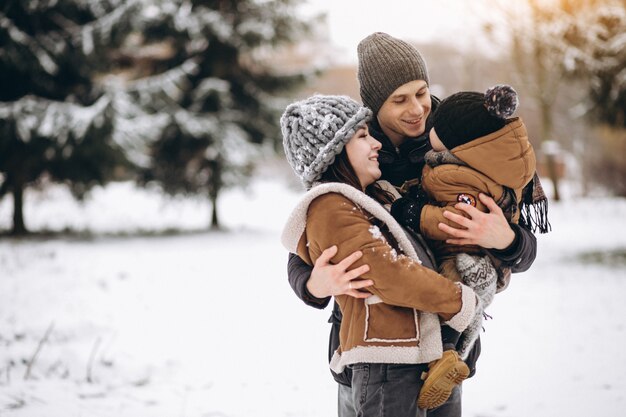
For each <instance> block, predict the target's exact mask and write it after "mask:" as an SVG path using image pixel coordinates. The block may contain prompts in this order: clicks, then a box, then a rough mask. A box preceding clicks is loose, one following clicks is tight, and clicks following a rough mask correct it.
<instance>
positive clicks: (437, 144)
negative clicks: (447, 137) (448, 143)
mask: <svg viewBox="0 0 626 417" xmlns="http://www.w3.org/2000/svg"><path fill="white" fill-rule="evenodd" d="M428 137H429V138H430V146H432V147H433V150H435V151H437V152H441V151H445V150H446V149H447V148H446V147H445V145H444V144H443V143H441V139H439V136H437V132H435V128H434V127H433V128H432V129H430V134H429V135H428Z"/></svg>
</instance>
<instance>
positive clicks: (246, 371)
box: [0, 177, 626, 417]
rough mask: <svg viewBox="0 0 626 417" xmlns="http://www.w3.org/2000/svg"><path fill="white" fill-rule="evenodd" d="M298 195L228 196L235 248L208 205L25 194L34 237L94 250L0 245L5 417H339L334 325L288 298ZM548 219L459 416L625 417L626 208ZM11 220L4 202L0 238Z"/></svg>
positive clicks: (138, 193) (123, 191) (592, 205)
mask: <svg viewBox="0 0 626 417" xmlns="http://www.w3.org/2000/svg"><path fill="white" fill-rule="evenodd" d="M298 194H299V192H297V191H295V190H293V189H290V188H288V187H286V186H285V184H284V183H283V182H281V181H279V180H272V179H270V178H267V177H265V178H261V179H259V180H257V181H255V182H254V183H253V184H252V186H251V187H250V189H248V190H247V191H241V190H236V191H229V192H227V193H226V194H225V195H224V197H223V199H222V201H221V206H220V211H221V215H222V222H223V224H224V225H225V226H226V228H227V231H224V232H201V231H199V230H200V229H202V228H203V227H204V226H205V225H206V224H207V223H208V218H209V210H208V207H207V204H205V203H203V202H202V201H199V200H191V199H170V198H166V197H162V196H160V195H159V194H157V193H156V192H150V191H145V190H137V189H135V188H133V187H132V185H130V184H113V185H110V186H109V187H107V188H106V189H97V190H94V192H93V193H92V196H91V198H90V199H88V200H87V202H86V203H85V204H82V205H81V204H78V203H75V202H73V201H72V200H71V199H70V198H69V197H68V195H67V193H66V191H65V190H64V189H62V188H58V187H56V188H51V189H49V190H47V191H45V192H31V193H29V194H28V195H27V206H26V217H27V226H28V227H30V228H31V229H34V230H37V229H48V230H63V229H64V228H67V227H71V228H72V229H74V230H91V231H93V232H95V233H96V235H95V236H86V237H59V238H54V239H49V240H45V239H42V238H38V239H23V240H12V239H7V238H4V239H0V415H1V416H15V417H18V416H19V417H51V416H63V417H69V416H76V417H78V416H81V417H91V416H93V417H105V416H106V417H109V416H111V417H113V416H115V417H152V416H154V417H156V416H159V417H196V416H197V417H209V416H213V417H217V416H220V417H222V416H224V417H257V416H258V417H261V416H267V417H279V416H285V417H287V416H293V417H308V416H311V417H327V416H332V415H336V411H335V410H336V385H335V384H334V383H333V381H332V379H331V377H330V374H329V372H328V370H327V362H326V347H327V332H328V329H329V327H328V326H329V325H328V324H327V323H326V319H327V316H328V315H329V314H330V311H329V310H328V311H317V310H314V309H311V308H308V307H306V306H304V305H303V304H301V302H300V301H299V300H298V299H297V298H296V297H295V296H294V295H293V294H292V292H291V289H290V287H289V285H288V283H287V278H286V259H287V253H286V251H285V250H284V249H283V248H282V246H281V245H280V241H279V232H280V229H281V227H282V223H283V221H284V219H285V218H286V216H287V214H288V212H289V211H290V209H291V207H292V206H293V205H294V204H295V202H296V200H297V198H298ZM550 209H551V213H550V214H551V222H552V225H553V229H554V231H553V233H551V234H549V235H547V236H540V237H539V256H538V258H537V260H536V262H535V264H534V266H533V268H532V269H531V271H529V272H527V273H524V274H518V275H515V276H514V278H513V281H512V283H511V285H510V287H509V289H507V290H506V291H505V292H504V293H502V294H500V295H499V296H498V297H496V300H495V302H494V304H493V305H492V306H491V308H490V310H489V313H490V314H491V315H492V316H493V320H490V321H488V322H487V323H486V333H484V335H483V354H482V356H481V358H480V360H479V362H478V373H477V375H476V376H475V377H474V378H473V379H471V380H469V381H467V382H466V383H465V384H464V409H465V412H464V415H466V416H474V417H479V416H480V417H492V416H493V417H496V416H497V417H527V416H533V417H555V416H557V417H558V416H568V417H587V416H619V415H624V410H625V409H626V398H625V397H626V355H624V353H623V346H622V345H624V343H626V302H625V301H624V297H625V295H626V263H625V261H624V255H623V253H624V251H626V233H625V232H626V200H618V199H609V198H600V197H598V198H594V199H591V198H590V199H584V200H575V199H572V198H568V199H567V200H566V201H564V202H562V203H559V204H552V205H551V207H550ZM10 212H11V209H10V207H9V201H8V200H7V199H5V200H4V201H2V202H0V228H2V229H7V228H8V227H9V221H10ZM171 229H182V230H186V231H188V232H185V233H179V234H172V233H168V232H167V231H168V230H171ZM155 230H156V231H163V233H162V234H161V235H156V236H147V235H146V234H145V233H136V232H138V231H139V232H141V231H155ZM589 252H596V253H597V254H598V255H597V256H594V255H590V256H588V257H587V260H586V261H583V260H581V257H580V254H582V253H589ZM616 252H617V253H622V255H617V256H613V257H611V256H608V257H606V259H603V258H602V256H601V255H602V254H603V253H616ZM596 258H598V259H599V260H598V261H594V260H595V259H596ZM47 332H48V337H47V338H46V337H45V335H46V333H47ZM42 341H43V342H44V343H43V344H41V345H40V343H41V342H42ZM33 357H34V360H33Z"/></svg>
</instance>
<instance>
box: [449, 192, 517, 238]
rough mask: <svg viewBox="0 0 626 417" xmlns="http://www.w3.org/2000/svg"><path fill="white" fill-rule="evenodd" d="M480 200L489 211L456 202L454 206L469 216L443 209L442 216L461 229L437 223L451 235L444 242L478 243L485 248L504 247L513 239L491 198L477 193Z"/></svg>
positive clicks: (504, 219)
mask: <svg viewBox="0 0 626 417" xmlns="http://www.w3.org/2000/svg"><path fill="white" fill-rule="evenodd" d="M478 198H479V199H480V201H481V202H482V203H483V204H484V205H485V206H487V208H488V209H489V213H483V212H482V211H480V210H478V209H477V208H476V207H473V206H471V205H469V204H465V203H458V204H456V205H455V206H454V207H455V208H456V209H457V210H461V211H463V212H465V213H466V214H468V215H469V216H470V218H469V219H468V218H467V217H465V216H461V215H460V214H456V213H452V212H450V211H444V212H443V216H444V217H445V218H446V219H448V220H451V221H453V222H455V223H457V224H458V225H459V226H461V227H463V229H455V228H454V227H450V226H448V225H447V224H444V223H439V225H438V226H439V230H441V231H443V232H445V233H447V234H449V235H450V236H452V238H451V239H448V240H446V243H451V244H454V245H478V246H482V247H483V248H485V249H491V248H494V249H505V248H507V247H508V246H509V245H510V244H511V243H513V240H514V239H515V232H514V231H513V229H511V226H509V222H508V221H507V220H506V217H504V214H502V210H501V209H500V207H498V205H497V204H496V202H495V201H493V198H491V197H489V196H487V195H485V194H482V193H481V194H479V195H478Z"/></svg>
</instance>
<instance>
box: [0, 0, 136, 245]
mask: <svg viewBox="0 0 626 417" xmlns="http://www.w3.org/2000/svg"><path fill="white" fill-rule="evenodd" d="M137 6H138V4H137V3H136V2H127V3H125V4H121V3H120V2H119V1H114V0H111V1H102V2H98V3H97V4H95V3H91V2H88V1H71V0H60V1H56V2H52V1H48V2H46V1H41V2H30V1H29V2H23V1H18V0H14V1H8V2H4V4H3V6H2V8H1V9H0V45H1V48H0V73H1V74H2V76H1V77H0V173H1V174H2V177H0V181H1V184H0V198H1V197H3V196H4V195H5V194H7V193H11V194H12V195H13V201H14V214H13V233H15V234H22V233H24V232H26V228H25V225H24V218H23V211H22V204H23V193H24V190H25V188H26V187H28V186H30V185H33V184H36V183H38V182H40V181H42V180H44V179H45V180H47V181H62V182H67V183H68V184H69V185H70V186H71V189H72V191H74V193H75V194H76V195H77V196H79V197H80V196H82V195H83V194H84V193H85V191H87V190H88V189H89V188H90V187H91V186H93V185H94V184H102V183H105V182H106V181H108V180H110V179H112V178H114V177H115V173H116V168H118V167H124V166H129V165H130V164H129V161H128V159H127V158H126V156H125V154H124V151H123V149H122V148H121V147H120V145H119V144H118V143H116V142H115V141H114V140H113V136H112V131H113V128H114V120H113V116H114V111H113V109H112V102H111V99H110V98H109V97H107V96H106V95H105V94H104V92H103V90H102V89H101V88H100V87H99V86H98V85H97V83H95V82H94V78H95V75H96V74H98V73H99V72H101V71H103V70H104V68H105V66H106V65H105V64H106V56H107V53H108V51H109V50H111V49H112V48H115V47H116V46H117V45H119V44H120V43H121V41H122V40H123V38H124V36H125V34H126V33H128V31H129V30H130V25H129V23H130V19H131V16H132V14H133V13H135V12H136V10H137Z"/></svg>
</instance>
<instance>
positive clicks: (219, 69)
mask: <svg viewBox="0 0 626 417" xmlns="http://www.w3.org/2000/svg"><path fill="white" fill-rule="evenodd" d="M297 3H298V2H297V1H296V0H271V1H263V2H258V1H252V0H246V1H239V0H237V1H235V0H230V1H228V0H214V1H208V0H204V1H201V0H172V1H159V0H154V1H149V0H106V1H98V2H94V1H90V0H58V1H19V0H10V1H8V2H5V3H4V5H3V6H2V7H1V8H0V73H1V74H2V77H0V198H1V197H2V196H4V195H5V194H8V193H10V194H12V195H13V201H14V215H13V233H15V234H21V233H25V232H26V228H25V224H24V218H23V210H22V205H23V193H24V189H25V188H26V187H28V186H30V185H34V184H38V183H41V182H42V181H43V182H50V181H54V182H64V183H67V184H68V185H69V186H70V187H71V189H72V190H73V191H74V193H75V195H76V196H78V197H82V196H83V195H84V193H85V192H86V191H88V190H89V188H90V187H92V186H93V185H95V184H104V183H106V182H107V181H110V180H113V179H119V178H130V177H134V178H136V179H137V180H138V181H139V182H140V183H142V184H147V183H150V182H157V183H159V184H160V185H161V186H162V188H163V190H165V191H166V192H168V193H172V194H175V193H202V194H204V195H206V196H207V197H209V198H210V200H211V203H212V206H213V214H212V216H211V217H212V218H211V225H212V226H213V227H218V226H219V219H218V214H217V209H216V207H217V205H216V203H217V198H218V196H219V193H220V191H221V190H222V189H224V188H225V187H229V186H233V185H241V184H242V183H244V181H245V179H246V178H247V177H248V176H249V175H250V174H251V172H252V166H253V165H254V161H255V158H256V156H257V155H258V154H259V153H260V152H261V151H262V148H261V146H260V145H262V144H264V143H267V142H271V141H273V140H276V139H277V138H278V137H279V135H278V132H277V130H276V129H277V128H276V126H277V122H276V121H277V109H278V108H279V107H280V106H281V105H282V103H281V102H280V101H278V100H277V96H276V94H277V93H278V92H282V91H285V90H286V89H289V88H291V87H293V86H294V85H297V84H298V83H299V82H302V80H303V79H304V78H303V76H301V75H298V74H295V75H292V74H280V73H277V72H276V71H275V70H274V69H272V68H271V66H270V65H269V64H268V63H267V62H265V61H264V60H262V59H261V57H263V56H264V52H265V55H267V50H271V49H272V48H275V47H278V46H280V45H283V44H288V43H290V42H293V41H294V40H295V39H297V37H298V36H300V35H301V34H303V33H305V32H306V30H307V25H306V24H305V23H304V22H302V21H300V20H298V19H297V18H295V17H293V16H294V13H293V12H294V8H295V7H296V5H297Z"/></svg>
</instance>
